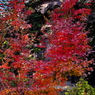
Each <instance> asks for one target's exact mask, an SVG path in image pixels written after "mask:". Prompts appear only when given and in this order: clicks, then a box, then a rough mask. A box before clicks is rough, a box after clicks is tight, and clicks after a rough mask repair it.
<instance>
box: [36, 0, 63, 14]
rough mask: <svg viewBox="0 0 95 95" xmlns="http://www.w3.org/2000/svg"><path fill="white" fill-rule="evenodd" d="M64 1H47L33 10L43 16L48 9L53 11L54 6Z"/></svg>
mask: <svg viewBox="0 0 95 95" xmlns="http://www.w3.org/2000/svg"><path fill="white" fill-rule="evenodd" d="M63 1H64V0H48V1H45V2H44V3H42V4H40V5H39V6H38V7H37V8H35V10H36V11H37V12H41V14H44V13H45V12H46V11H47V10H48V9H54V7H55V6H60V5H61V4H62V2H63Z"/></svg>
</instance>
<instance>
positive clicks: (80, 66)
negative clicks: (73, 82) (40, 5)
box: [0, 0, 91, 95]
mask: <svg viewBox="0 0 95 95" xmlns="http://www.w3.org/2000/svg"><path fill="white" fill-rule="evenodd" d="M76 2H77V0H66V1H65V2H64V3H63V4H62V6H61V7H60V8H59V9H56V10H55V11H54V12H53V14H52V18H51V22H50V24H51V25H52V27H51V30H52V33H47V34H48V36H47V38H48V41H49V43H48V45H47V46H46V47H47V48H46V51H45V57H46V59H48V61H46V60H45V61H43V60H36V59H35V60H33V59H32V58H31V55H33V54H31V52H30V49H29V48H28V47H27V46H31V47H32V44H33V40H34V39H32V38H29V33H28V28H30V27H31V25H29V24H27V21H25V20H26V18H27V15H29V14H31V10H26V9H25V5H24V3H25V0H21V2H20V1H19V0H10V1H8V5H7V6H8V10H7V11H8V12H7V11H3V16H2V17H1V18H0V20H1V23H0V31H1V33H2V37H1V38H2V40H1V39H0V41H1V43H0V44H1V47H2V45H3V43H4V41H7V42H8V47H7V48H1V49H0V52H1V53H3V54H4V57H3V58H2V60H3V61H2V64H1V66H0V74H1V78H0V79H1V80H2V81H1V80H0V82H1V83H2V85H3V87H4V86H5V88H9V89H13V88H14V89H15V90H16V89H17V88H16V87H20V88H21V89H23V88H25V89H26V91H24V89H23V92H25V93H27V94H25V95H52V94H53V95H57V93H56V90H55V88H54V86H55V85H58V84H63V83H64V82H65V81H66V77H67V76H68V75H78V76H80V75H82V74H83V73H84V71H85V70H87V69H88V70H90V69H91V68H88V66H89V63H91V61H88V60H85V54H86V52H87V51H89V50H90V48H91V47H90V46H89V45H88V38H87V31H85V30H84V28H85V27H84V26H83V25H84V24H85V23H84V21H85V18H86V17H87V15H88V14H89V13H90V12H91V11H90V10H89V9H86V8H83V9H79V10H75V9H74V5H75V4H76ZM76 18H78V19H79V21H76V22H74V20H75V19H76ZM7 32H9V33H10V34H11V33H14V34H15V36H16V37H14V38H13V37H9V38H6V37H4V35H5V34H7ZM43 38H44V37H43ZM43 43H44V42H43ZM37 47H40V48H45V46H41V45H37ZM12 70H17V73H18V74H17V75H16V74H15V73H14V72H13V71H12ZM31 70H32V71H34V72H35V73H33V74H32V75H31V77H32V78H29V76H28V75H27V74H28V73H29V72H30V71H31ZM32 71H31V72H32ZM13 84H14V85H13ZM27 85H28V86H27ZM5 88H3V89H5ZM16 91H17V90H16ZM1 92H2V91H1ZM3 92H4V91H3ZM3 92H2V93H3ZM8 92H10V90H8V91H7V92H6V91H5V92H4V94H5V93H8ZM18 92H19V91H18ZM5 95H7V94H5ZM17 95H19V94H18V93H17Z"/></svg>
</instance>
